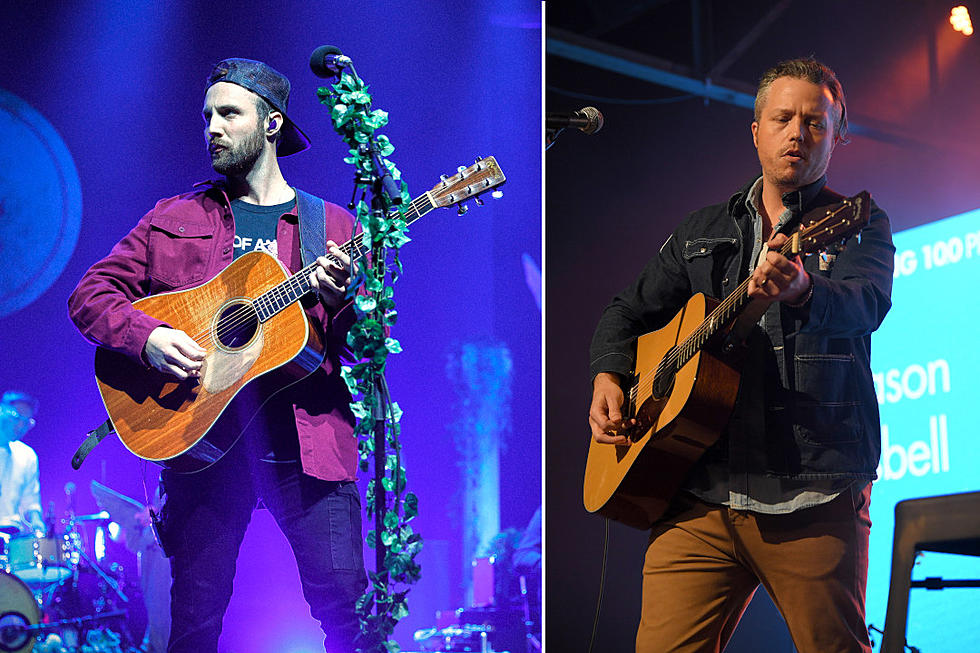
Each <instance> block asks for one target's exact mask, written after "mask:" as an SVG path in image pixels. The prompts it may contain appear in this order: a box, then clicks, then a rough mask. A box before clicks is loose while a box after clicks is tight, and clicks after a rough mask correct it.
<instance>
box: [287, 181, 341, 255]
mask: <svg viewBox="0 0 980 653" xmlns="http://www.w3.org/2000/svg"><path fill="white" fill-rule="evenodd" d="M293 190H294V191H296V211H297V213H298V214H299V248H300V251H301V252H302V256H303V267H306V266H307V265H310V264H311V263H313V261H315V260H316V258H317V257H318V256H323V254H324V253H326V251H327V232H326V211H325V210H324V203H323V200H321V199H320V198H319V197H316V196H314V195H310V194H309V193H307V192H306V191H302V190H300V189H298V188H294V189H293ZM331 206H333V205H331ZM338 208H339V207H338Z"/></svg>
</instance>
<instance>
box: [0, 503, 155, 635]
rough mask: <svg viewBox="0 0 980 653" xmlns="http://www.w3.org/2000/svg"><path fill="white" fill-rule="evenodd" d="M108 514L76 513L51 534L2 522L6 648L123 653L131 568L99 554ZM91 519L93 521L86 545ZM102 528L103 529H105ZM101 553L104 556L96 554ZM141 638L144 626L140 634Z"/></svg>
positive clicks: (0, 572) (0, 582) (0, 611)
mask: <svg viewBox="0 0 980 653" xmlns="http://www.w3.org/2000/svg"><path fill="white" fill-rule="evenodd" d="M109 522H110V519H109V513H107V512H105V511H102V512H99V513H95V514H91V515H77V516H75V515H71V516H69V518H67V519H63V520H61V521H60V523H59V524H58V526H60V527H61V528H62V530H61V531H58V530H57V529H56V527H55V526H51V527H50V528H49V532H47V533H40V532H39V533H34V532H25V530H24V529H23V528H21V527H20V526H19V524H0V653H29V652H30V651H35V653H73V652H75V651H79V650H82V648H81V647H85V648H84V650H85V651H91V652H92V653H117V652H118V653H124V652H129V651H138V650H139V649H136V648H132V647H131V644H132V637H131V636H130V633H129V622H130V621H131V620H130V619H129V616H130V615H129V613H130V612H131V610H130V606H131V605H135V604H136V603H134V601H133V600H132V599H133V598H136V599H138V598H139V597H138V596H135V597H131V596H130V594H136V593H138V589H137V591H136V592H133V590H132V588H131V587H130V585H131V583H128V582H127V579H126V574H125V568H124V567H123V565H121V564H119V563H118V562H110V561H109V560H108V559H107V557H106V556H104V554H103V553H102V548H103V547H102V545H101V544H100V547H99V550H98V551H96V547H95V542H101V543H103V544H104V538H105V534H106V531H107V530H108V525H109ZM88 524H93V525H94V526H95V535H96V536H95V537H93V538H91V540H93V546H92V548H90V547H89V546H88V544H89V542H90V538H89V537H87V535H88V531H89V530H91V529H89V528H87V525H88ZM100 531H101V533H100ZM96 553H98V554H99V555H95V554H96ZM139 635H140V636H142V631H140V632H139Z"/></svg>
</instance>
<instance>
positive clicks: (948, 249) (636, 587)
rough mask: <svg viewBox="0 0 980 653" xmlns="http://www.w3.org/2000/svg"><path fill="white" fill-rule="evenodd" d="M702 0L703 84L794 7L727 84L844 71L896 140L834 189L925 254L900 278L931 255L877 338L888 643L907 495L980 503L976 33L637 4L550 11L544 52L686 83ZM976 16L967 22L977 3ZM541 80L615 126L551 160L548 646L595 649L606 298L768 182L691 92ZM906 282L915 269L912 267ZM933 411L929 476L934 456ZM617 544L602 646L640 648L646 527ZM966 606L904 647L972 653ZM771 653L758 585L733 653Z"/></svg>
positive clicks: (898, 296)
mask: <svg viewBox="0 0 980 653" xmlns="http://www.w3.org/2000/svg"><path fill="white" fill-rule="evenodd" d="M692 5H697V6H698V7H699V8H700V11H701V14H700V15H701V19H702V20H703V28H704V29H703V31H702V32H701V33H700V36H701V45H702V50H701V52H700V54H701V64H700V65H701V70H702V71H707V70H710V69H711V67H712V66H714V65H715V64H716V63H717V62H719V61H720V60H721V59H722V58H723V57H724V56H725V55H727V54H728V53H729V52H730V51H731V49H732V48H733V47H734V46H735V45H736V44H737V43H739V41H740V39H742V38H743V37H745V35H746V34H748V33H749V32H750V30H751V29H752V28H753V27H754V26H755V25H756V24H758V23H759V21H760V20H761V19H762V18H763V17H764V16H766V15H767V13H768V12H769V11H770V10H772V9H773V8H775V7H777V5H779V6H780V7H783V8H784V9H785V10H784V11H783V12H782V13H781V14H779V15H778V17H777V18H775V20H773V21H772V22H771V23H770V24H769V25H768V26H767V27H765V28H764V29H763V30H762V32H761V34H760V35H759V38H758V39H757V40H755V41H752V42H751V43H750V44H749V46H748V47H747V48H746V49H745V50H744V51H743V52H742V53H741V54H740V55H739V56H737V57H736V58H735V59H734V62H733V63H732V65H731V67H730V68H728V69H727V70H726V71H725V72H724V76H725V77H726V78H728V79H733V80H737V81H738V82H742V83H744V84H746V85H751V87H752V88H751V92H752V93H753V94H754V87H755V84H756V83H757V80H758V77H759V76H760V75H761V74H762V72H763V71H764V70H765V69H766V68H767V67H769V66H771V65H773V64H774V63H775V62H777V61H779V60H781V59H787V58H791V57H796V56H806V55H809V54H813V55H815V56H816V57H817V58H818V59H821V60H822V61H825V62H826V63H828V64H829V65H830V66H831V67H832V68H834V69H835V70H836V72H837V73H838V76H839V78H840V80H841V82H842V84H843V86H844V91H845V93H846V96H847V100H848V115H849V117H850V119H851V120H852V122H854V123H857V124H861V123H864V124H865V125H870V124H874V125H878V126H884V127H885V132H886V133H888V134H889V135H890V136H889V139H888V140H887V141H886V140H884V139H874V138H869V137H867V136H860V135H853V136H852V137H851V142H850V143H849V144H847V145H842V146H839V147H838V148H837V150H836V151H835V153H834V156H833V160H832V161H831V164H830V168H829V185H830V186H831V187H832V188H834V189H835V190H837V191H839V192H842V193H846V194H854V193H857V192H859V191H861V190H863V189H867V190H869V191H870V192H871V193H872V195H873V196H874V198H875V200H876V201H877V202H878V204H879V205H880V206H881V207H882V208H884V209H885V211H886V212H887V213H888V215H889V217H890V218H891V221H892V227H893V231H894V232H895V233H896V235H895V242H896V245H897V247H898V250H899V252H900V253H901V252H906V251H909V252H912V254H906V255H905V256H906V260H905V266H906V267H905V269H908V266H910V265H911V263H910V262H909V260H910V257H911V256H915V257H917V260H918V263H917V265H918V267H917V269H916V270H915V271H914V272H909V273H908V274H904V273H902V274H900V276H899V277H898V278H896V279H895V292H894V302H895V306H894V308H893V309H892V311H891V313H890V314H889V315H888V317H887V318H886V320H885V323H884V326H883V327H882V329H881V330H880V331H879V332H878V333H876V334H875V336H874V337H873V338H872V342H873V346H872V349H873V351H874V358H873V368H874V372H875V373H878V374H882V375H883V379H885V384H884V386H883V391H884V392H885V393H886V394H885V396H884V399H883V401H884V403H883V404H882V405H881V412H882V424H883V425H884V426H885V427H886V429H887V433H888V449H886V450H885V452H884V456H883V464H884V465H886V466H887V468H886V469H884V470H883V473H882V478H881V479H880V480H879V481H878V482H876V484H875V488H874V492H873V495H872V502H871V506H872V507H871V511H872V513H871V515H872V520H873V522H874V526H873V528H872V550H871V569H870V574H869V589H868V621H869V622H870V623H872V624H874V625H876V626H877V627H878V628H883V627H884V617H885V599H886V596H887V592H888V586H887V585H888V572H889V566H890V561H891V560H890V558H891V539H892V515H893V509H894V504H895V502H896V501H898V500H900V499H902V498H908V497H918V496H927V495H933V494H941V493H946V492H956V491H963V490H976V489H978V484H977V481H976V479H977V475H976V472H975V469H976V464H975V461H976V458H977V456H978V455H980V445H978V444H977V440H976V437H975V430H976V429H975V426H974V423H975V421H976V419H975V414H976V399H975V397H976V394H977V393H976V390H977V381H976V380H975V379H974V374H973V370H974V369H975V362H974V360H975V356H976V354H975V352H974V350H975V347H974V346H973V343H972V339H973V337H972V334H973V332H974V329H973V328H972V326H971V325H972V322H973V320H974V318H975V315H976V310H975V309H974V308H973V306H974V304H975V302H973V301H972V299H971V296H972V293H971V289H972V286H973V285H974V284H975V283H976V280H977V278H978V265H980V261H978V260H977V256H978V252H977V250H976V247H977V235H976V231H977V229H980V222H978V217H980V215H978V214H977V213H976V212H971V211H973V210H974V209H976V208H977V207H978V206H980V185H978V184H977V183H976V180H977V177H978V173H980V156H978V153H977V152H976V148H975V143H977V142H978V138H980V115H978V114H980V112H978V110H977V107H978V106H980V105H978V100H980V85H978V78H980V77H978V72H980V68H978V66H980V43H978V42H977V41H976V36H973V37H971V39H965V38H964V37H962V35H960V34H957V33H955V32H953V31H952V30H951V29H950V26H949V24H948V22H947V17H948V15H949V5H948V4H947V5H944V4H943V3H937V2H922V3H914V6H913V4H912V3H903V4H898V5H896V4H895V3H889V2H884V1H878V0H876V1H874V2H862V3H853V2H844V1H841V0H831V1H829V2H824V3H819V5H817V6H815V5H813V4H812V3H811V4H807V3H796V2H791V3H775V2H764V1H761V0H760V1H746V2H739V3H726V2H719V1H708V0H705V1H702V2H696V3H692V2H650V3H643V4H636V3H634V4H631V5H630V6H629V7H627V6H626V5H618V4H615V3H612V4H610V3H601V2H588V1H584V0H579V1H576V2H571V3H562V5H561V6H558V5H550V6H549V7H548V12H547V16H546V24H547V29H546V38H551V37H552V36H557V35H558V34H557V33H556V32H553V31H552V28H553V27H558V28H560V29H562V30H565V32H566V33H568V32H570V33H572V34H573V35H574V36H576V37H588V38H592V39H596V40H599V41H602V42H604V43H607V44H611V45H613V46H615V47H621V48H626V49H628V50H630V51H632V52H637V53H641V54H642V55H645V56H653V57H659V58H660V59H661V60H666V61H670V62H674V63H676V64H679V65H681V66H686V67H687V71H686V72H690V70H691V69H696V58H695V56H694V54H693V50H694V46H693V42H692V30H691V25H692ZM971 11H972V12H973V13H974V20H976V17H975V16H976V14H977V13H978V12H977V10H976V8H975V7H971ZM931 41H932V42H934V43H935V49H934V50H932V52H933V53H934V55H933V56H930V42H931ZM546 50H547V44H546ZM930 70H933V71H934V74H933V75H930ZM673 72H675V73H678V74H683V73H684V72H685V71H682V70H677V69H675V70H674V71H673ZM545 73H546V96H545V106H546V110H547V111H570V110H574V109H577V108H579V107H582V106H588V105H592V106H596V107H598V108H599V109H600V110H601V111H602V112H603V114H604V115H605V126H604V127H603V129H602V131H600V132H599V133H597V134H594V135H592V136H585V135H583V134H581V133H578V132H566V133H564V134H562V135H561V136H560V137H559V139H558V140H557V142H556V143H555V144H554V145H553V146H552V148H551V149H550V150H548V152H547V153H546V155H545V158H546V161H545V165H546V176H547V182H546V193H547V212H546V220H545V237H546V246H547V256H546V278H545V282H546V289H547V292H546V313H545V315H546V323H545V347H546V350H545V361H546V362H545V365H546V379H545V385H546V395H545V415H546V422H545V446H546V472H545V477H546V478H545V485H546V488H547V494H546V506H545V507H546V523H545V536H546V554H547V557H546V560H547V565H546V575H547V588H546V594H547V596H548V597H549V601H548V605H547V620H546V637H547V643H548V645H549V646H554V647H555V650H560V651H585V650H587V647H588V642H589V639H590V636H591V633H592V628H593V619H594V616H595V611H596V602H597V598H598V596H599V580H600V573H601V565H602V559H603V541H604V524H603V520H602V519H601V518H598V517H595V516H592V515H589V514H587V513H586V512H585V511H584V509H583V508H582V474H583V471H584V468H585V459H586V454H587V452H588V443H589V431H588V424H587V413H588V408H589V402H590V399H591V388H590V385H589V377H588V347H589V341H590V339H591V335H592V330H593V328H594V326H595V323H596V321H597V320H598V317H599V314H600V313H601V311H602V309H603V307H604V306H605V305H606V304H607V303H608V301H609V299H610V298H611V297H612V296H613V295H614V294H615V293H617V292H619V291H620V290H622V289H623V288H624V287H626V286H627V285H628V284H629V283H630V282H631V281H632V280H633V279H634V278H635V277H636V275H637V274H638V273H639V271H640V270H641V268H642V266H643V265H644V263H645V262H646V261H647V260H648V259H649V257H650V256H652V255H654V254H655V253H656V252H657V250H658V249H659V247H660V246H661V244H662V243H663V242H664V240H665V239H666V238H667V236H668V235H669V233H670V232H671V231H672V229H673V228H674V227H675V226H676V224H677V223H678V222H679V221H681V220H682V219H683V218H684V216H685V215H686V214H687V213H688V212H689V211H692V210H694V209H697V208H700V207H702V206H705V205H708V204H712V203H715V202H722V201H725V200H726V199H727V198H728V197H729V196H730V195H731V194H732V193H733V192H734V191H735V190H736V189H738V188H740V187H741V186H742V185H743V184H745V183H746V182H748V181H749V180H750V179H751V178H752V177H753V176H754V175H756V174H758V170H759V164H758V159H757V157H756V153H755V150H754V148H753V147H752V140H751V134H750V129H749V126H750V123H751V121H752V112H751V110H750V109H745V108H739V107H735V106H732V105H728V104H722V103H719V102H716V101H705V100H703V99H702V98H699V97H691V96H686V95H685V94H684V93H683V92H681V91H677V90H674V89H670V88H666V87H664V86H659V85H655V84H652V83H650V82H645V81H641V80H638V79H636V78H633V77H629V76H626V75H624V74H620V73H616V72H611V71H609V70H605V69H600V68H598V67H594V66H590V65H586V64H583V63H577V62H573V61H570V60H567V59H564V58H561V57H557V56H554V55H552V54H547V55H546V61H545ZM692 76H694V77H697V74H692ZM714 81H715V83H717V84H723V82H722V81H719V80H714ZM869 118H870V119H869ZM961 214H962V215H961ZM958 215H959V216H960V217H957V218H952V219H950V220H942V219H943V218H946V217H947V216H958ZM971 234H972V235H971ZM956 238H958V239H959V243H960V245H957V244H956V241H954V240H953V239H956ZM968 241H969V242H970V248H971V249H968V246H967V242H968ZM937 243H938V245H937ZM924 246H928V247H929V250H928V251H929V255H930V256H932V257H933V259H932V262H933V266H932V268H931V269H926V268H927V264H926V259H925V256H926V253H925V250H923V247H924ZM954 252H956V253H954ZM940 257H945V258H943V259H942V260H943V261H944V263H945V264H944V265H939V264H938V261H939V260H940ZM954 257H955V258H956V259H957V262H955V263H953V262H952V261H953V258H954ZM898 267H899V268H900V269H902V265H901V263H900V265H899V266H898ZM937 361H945V364H944V363H941V362H937ZM930 364H931V365H930ZM947 366H948V370H949V377H948V385H946V377H945V369H946V367H947ZM920 368H921V370H922V371H921V372H920ZM892 370H897V372H892ZM930 370H931V375H932V377H933V378H935V384H934V385H933V386H930V385H929V382H928V379H929V376H930ZM896 374H897V381H896V380H895V379H896ZM903 376H904V378H905V379H906V382H905V385H907V386H908V389H907V390H906V389H902V390H900V391H899V390H894V385H895V384H896V383H897V384H898V385H899V387H902V378H903ZM888 379H891V381H889V380H888ZM923 383H924V384H925V385H923ZM930 388H934V391H933V390H930ZM890 389H891V390H890ZM889 391H891V393H892V394H891V395H889V394H888V393H889ZM897 393H900V394H901V397H900V398H899V395H898V394H897ZM920 393H921V396H919V395H920ZM890 396H891V397H893V398H894V399H893V398H889V397H890ZM933 418H935V423H936V429H937V435H936V440H937V444H936V446H935V449H936V450H937V452H938V456H939V459H938V467H937V468H934V467H933V462H932V455H933V454H932V451H933V449H934V447H933V445H932V434H931V424H932V420H933ZM943 433H945V434H946V439H945V440H944V439H943ZM916 443H919V444H916ZM941 446H942V447H943V448H942V449H941V448H940V447H941ZM910 451H912V452H913V453H912V457H913V458H914V462H911V463H910V462H909V460H911V459H910V458H909V452H910ZM903 455H904V456H905V458H904V460H905V463H904V468H903V463H902V461H903V457H902V456H903ZM944 455H945V456H946V457H947V458H948V463H947V462H946V460H947V458H943V456H944ZM947 466H948V469H947ZM903 469H904V472H903ZM934 469H937V470H938V471H934ZM896 476H901V478H893V477H896ZM609 531H610V535H609V551H608V567H607V569H606V584H605V592H604V594H603V600H602V607H601V614H600V618H599V623H598V628H597V631H596V638H595V647H594V649H593V650H595V651H627V650H632V646H633V638H634V635H635V629H636V625H637V623H638V620H639V602H640V580H641V579H640V570H641V567H642V562H643V552H644V550H645V545H646V534H645V533H643V532H641V531H638V530H634V529H630V528H627V527H625V526H622V525H619V524H616V523H611V524H610V527H609ZM975 565H976V561H975V560H972V559H969V558H964V557H961V556H943V555H940V554H926V555H925V556H924V557H923V559H922V562H921V565H920V567H919V568H917V569H916V572H915V575H916V577H925V576H926V575H929V576H939V575H941V576H944V577H952V578H970V577H976V576H975V574H976V566H975ZM971 574H974V575H973V576H971ZM974 592H975V590H968V589H962V590H955V589H954V590H945V591H943V592H928V593H927V592H925V590H914V591H913V595H912V603H911V606H910V621H909V631H908V636H909V642H910V643H911V644H914V645H916V646H919V647H920V648H921V649H922V650H923V651H952V650H975V649H976V648H977V646H978V642H980V630H978V628H977V626H976V624H977V623H978V619H977V611H976V607H975V606H976V601H975V598H974V597H975V595H974ZM663 600H670V599H669V597H663ZM759 650H768V651H792V650H793V645H792V642H791V641H790V639H789V637H788V634H787V632H786V628H785V625H784V624H783V622H782V619H781V617H780V616H779V614H778V612H777V611H776V610H775V608H774V607H773V605H772V602H771V601H770V600H769V599H768V597H767V596H766V595H765V593H764V592H761V593H757V595H756V599H755V600H754V601H753V603H752V604H751V605H750V607H749V610H748V612H747V613H746V615H745V617H744V618H743V621H742V622H741V624H740V626H739V628H738V630H737V632H736V634H735V638H734V639H733V641H732V642H731V644H730V646H729V648H728V649H727V651H728V653H731V652H733V651H734V652H740V651H745V652H749V651H759Z"/></svg>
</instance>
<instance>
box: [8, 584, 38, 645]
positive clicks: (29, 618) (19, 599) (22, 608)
mask: <svg viewBox="0 0 980 653" xmlns="http://www.w3.org/2000/svg"><path fill="white" fill-rule="evenodd" d="M40 621H41V609H40V608H39V607H38V605H37V601H35V600H34V595H33V594H31V590H30V589H28V588H27V585H25V584H24V582H23V581H22V580H20V579H19V578H17V577H16V576H11V575H10V574H8V573H7V572H4V571H0V651H2V652H3V653H28V652H29V651H30V650H31V649H33V648H34V632H33V631H29V630H27V628H28V627H30V626H36V625H37V624H38V623H40Z"/></svg>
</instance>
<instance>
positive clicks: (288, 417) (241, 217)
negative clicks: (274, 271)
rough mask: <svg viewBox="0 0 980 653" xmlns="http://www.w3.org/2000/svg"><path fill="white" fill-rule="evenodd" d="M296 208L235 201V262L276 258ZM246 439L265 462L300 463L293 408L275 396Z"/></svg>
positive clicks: (260, 384) (258, 382) (253, 421)
mask: <svg viewBox="0 0 980 653" xmlns="http://www.w3.org/2000/svg"><path fill="white" fill-rule="evenodd" d="M295 205H296V199H295V198H293V199H291V200H289V201H288V202H284V203H283V204H275V205H273V206H259V205H258V204H249V203H248V202H246V201H244V200H242V199H240V198H239V199H234V200H232V201H231V211H232V214H233V215H234V216H235V258H236V259H237V258H238V257H239V256H241V255H242V254H247V253H248V252H267V253H269V254H271V255H272V256H276V255H277V251H278V249H277V247H276V226H277V225H278V223H279V218H280V217H281V216H282V214H283V213H289V212H290V211H292V209H293V207H294V206H295ZM263 381H264V379H256V380H255V382H254V383H257V384H258V386H259V388H260V389H261V388H262V384H263ZM283 394H285V393H283ZM243 439H244V442H245V444H246V446H248V447H249V449H251V450H252V453H253V454H254V455H257V456H259V457H260V458H261V459H262V460H267V461H272V462H293V461H298V460H299V436H298V435H297V434H296V426H295V418H294V416H293V406H292V404H291V403H290V402H288V401H284V400H282V398H281V395H274V396H273V397H272V398H271V399H270V400H269V401H268V402H267V403H266V404H265V405H264V406H263V407H262V409H261V410H260V411H259V412H258V414H257V415H256V416H255V419H254V420H252V422H251V423H250V424H249V426H248V428H247V429H246V430H245V437H244V438H243Z"/></svg>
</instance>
